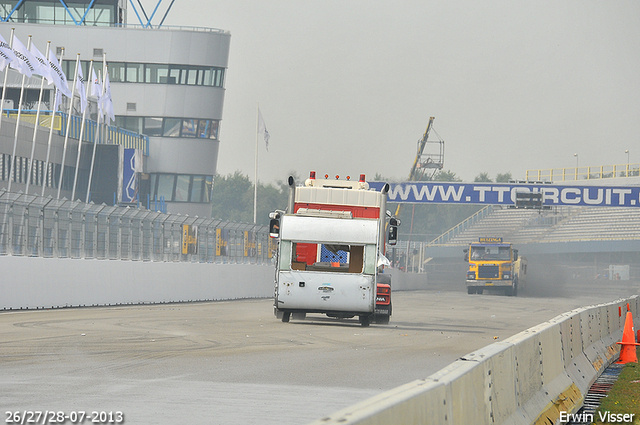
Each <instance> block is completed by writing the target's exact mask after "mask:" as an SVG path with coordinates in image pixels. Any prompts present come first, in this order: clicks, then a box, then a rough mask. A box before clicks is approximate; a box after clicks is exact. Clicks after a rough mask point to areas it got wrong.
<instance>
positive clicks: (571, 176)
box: [526, 164, 640, 181]
mask: <svg viewBox="0 0 640 425" xmlns="http://www.w3.org/2000/svg"><path fill="white" fill-rule="evenodd" d="M638 176H640V164H617V165H598V166H595V167H572V168H548V169H541V170H527V174H526V180H527V181H576V180H594V179H610V178H619V177H638Z"/></svg>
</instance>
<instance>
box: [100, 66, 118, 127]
mask: <svg viewBox="0 0 640 425" xmlns="http://www.w3.org/2000/svg"><path fill="white" fill-rule="evenodd" d="M100 100H101V102H102V111H103V112H104V115H105V122H106V123H107V124H111V121H115V120H116V116H115V113H114V112H113V101H112V100H111V83H110V82H109V70H108V69H107V68H105V69H104V96H102V98H101V99H100ZM106 117H109V118H110V120H111V121H107V120H106Z"/></svg>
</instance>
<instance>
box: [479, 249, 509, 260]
mask: <svg viewBox="0 0 640 425" xmlns="http://www.w3.org/2000/svg"><path fill="white" fill-rule="evenodd" d="M470 254H471V260H501V261H509V260H510V259H511V248H510V247H508V246H472V247H471V253H470Z"/></svg>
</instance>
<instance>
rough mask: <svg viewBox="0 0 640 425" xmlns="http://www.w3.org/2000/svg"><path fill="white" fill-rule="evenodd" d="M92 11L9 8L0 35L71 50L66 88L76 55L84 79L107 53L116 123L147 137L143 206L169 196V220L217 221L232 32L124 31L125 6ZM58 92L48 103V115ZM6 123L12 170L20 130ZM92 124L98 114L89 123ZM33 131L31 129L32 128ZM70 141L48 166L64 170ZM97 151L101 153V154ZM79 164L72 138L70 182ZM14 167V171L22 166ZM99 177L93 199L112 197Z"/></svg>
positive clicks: (22, 147)
mask: <svg viewBox="0 0 640 425" xmlns="http://www.w3.org/2000/svg"><path fill="white" fill-rule="evenodd" d="M65 4H66V6H65ZM89 4H90V2H89V1H86V2H77V3H76V2H66V3H63V2H61V1H59V0H48V1H43V0H37V1H36V0H23V1H21V2H20V1H17V0H14V1H10V2H4V3H3V5H2V9H1V10H0V13H1V14H2V19H3V20H4V21H5V23H3V24H1V25H0V34H2V36H3V37H4V38H5V39H6V40H7V41H8V40H9V36H10V32H11V28H15V34H16V36H17V37H18V38H19V39H20V40H21V41H23V43H25V44H26V40H27V38H28V36H29V35H31V36H32V41H33V43H34V44H35V45H36V47H38V49H39V50H41V51H42V52H43V53H44V49H45V47H46V43H47V41H51V49H55V51H56V52H57V53H60V51H61V50H62V48H64V60H63V63H62V69H63V71H64V72H65V74H66V75H67V79H68V80H71V79H72V76H73V73H74V67H75V59H76V56H77V54H80V59H81V63H82V66H83V70H84V75H85V76H87V73H88V70H89V61H90V60H92V59H93V60H94V64H93V67H94V68H95V69H97V70H98V73H99V74H100V73H101V71H102V57H103V53H105V54H106V60H107V64H108V68H109V77H110V81H111V93H112V99H113V105H114V111H115V115H116V123H115V125H117V126H119V127H121V128H124V129H127V130H131V131H133V132H137V133H141V134H145V135H148V136H149V143H148V156H145V157H144V161H143V173H142V174H141V175H140V185H139V194H140V196H139V199H140V202H141V203H142V204H143V205H145V204H146V202H147V197H149V198H150V199H152V200H153V199H154V198H156V199H161V198H163V199H164V201H165V202H166V205H167V211H168V212H172V213H182V214H189V215H198V216H201V217H203V216H205V217H208V216H210V214H211V205H210V195H211V188H212V184H213V176H214V175H215V173H216V163H217V159H218V147H219V143H220V139H219V137H220V122H221V119H222V107H223V101H224V92H225V89H224V81H225V73H226V69H227V62H228V56H229V41H230V34H229V33H228V32H225V31H222V30H217V29H208V28H185V27H180V28H179V29H173V28H168V27H161V28H159V29H158V28H151V27H149V28H143V27H142V26H141V25H138V26H131V25H125V24H124V22H126V15H127V2H126V1H125V0H96V1H95V2H93V3H91V4H92V7H91V8H90V9H87V6H88V5H89ZM16 6H17V8H16ZM83 17H84V20H83ZM9 72H10V78H9V83H8V84H7V86H8V90H7V93H6V96H5V97H6V98H7V99H8V100H13V101H14V107H17V103H18V95H19V87H20V81H21V80H20V78H18V76H19V74H18V73H17V72H16V71H13V70H11V71H9ZM70 86H71V85H70ZM39 87H40V78H35V77H32V78H30V79H29V81H28V88H29V90H28V92H27V95H26V96H25V101H23V107H25V106H26V107H29V105H33V100H34V98H35V99H36V100H37V96H38V91H39V90H38V89H39ZM46 87H49V88H52V87H53V86H46ZM52 93H53V91H51V92H50V93H47V94H46V96H45V101H46V104H47V105H48V106H49V107H50V106H51V103H52V102H51V101H50V99H51V100H52V99H53V94H52ZM27 102H31V103H30V104H27ZM9 103H10V102H9ZM7 104H8V103H5V108H6V105H7ZM3 116H4V120H5V121H4V123H3V125H2V128H1V129H0V153H1V154H2V155H3V160H2V161H1V162H2V163H3V164H4V162H7V163H8V160H9V159H8V157H9V156H10V155H11V152H12V145H13V134H14V133H13V131H14V129H15V124H14V125H12V124H11V118H9V119H7V115H6V113H5V114H4V115H3ZM95 117H96V114H95V107H94V109H93V116H92V118H93V119H95ZM13 122H14V123H15V119H14V120H13ZM29 125H30V124H25V127H28V126H29ZM28 128H30V129H31V131H30V132H29V131H26V132H25V131H23V130H21V132H22V133H24V134H21V136H20V140H19V143H18V144H19V146H18V150H17V152H16V158H18V159H20V158H29V156H30V154H29V153H30V150H31V133H32V131H33V126H32V125H31V127H28ZM46 130H48V129H45V130H42V131H39V134H38V139H37V143H36V148H35V158H36V160H37V161H40V162H43V161H44V159H45V156H46V149H47V146H46V145H47V136H48V131H46ZM40 133H42V134H40ZM45 133H46V134H45ZM63 139H64V138H63V137H61V136H57V137H55V138H54V143H53V146H52V152H54V154H52V155H51V159H50V162H52V163H55V162H56V161H58V163H57V164H58V165H57V167H58V170H59V169H60V166H59V164H60V161H61V160H62V156H61V152H62V143H63ZM87 146H88V148H87V149H86V150H85V147H82V152H83V161H82V163H83V164H84V167H85V170H84V173H86V172H87V170H86V167H87V165H86V164H88V163H89V162H87V161H88V159H87V158H84V152H91V145H90V144H89V143H87ZM97 153H98V155H100V154H101V151H100V150H98V151H97ZM76 156H77V140H74V141H72V142H70V145H69V147H68V151H67V155H66V157H65V168H66V169H68V170H65V173H66V172H68V171H69V172H70V173H71V174H73V169H74V168H75V163H76ZM111 156H112V157H113V155H111ZM107 157H108V155H104V156H103V159H104V161H110V160H108V159H107ZM118 158H119V159H118V161H122V155H120V156H119V157H118ZM25 162H26V159H25ZM0 165H2V164H0ZM69 167H70V168H69ZM6 168H7V167H6V166H5V167H4V169H6ZM15 168H16V173H17V172H18V171H19V169H20V166H19V165H17V166H16V167H15ZM111 168H113V167H111ZM54 169H55V168H54ZM58 172H59V171H58ZM34 173H35V171H34ZM5 174H6V173H4V172H1V173H0V177H1V178H2V181H1V182H0V185H1V187H7V181H8V176H7V175H5ZM32 174H33V173H32ZM45 174H46V173H45ZM65 177H66V174H65ZM98 177H99V178H98V181H97V183H96V181H94V184H92V200H96V199H99V201H104V200H105V199H107V200H108V199H111V196H110V195H109V194H108V193H106V192H105V190H104V189H103V190H102V194H101V195H100V196H98V195H97V194H98V192H99V190H98V189H96V188H97V187H98V186H99V184H100V178H102V179H104V178H107V177H105V174H104V173H101V174H100V175H99V176H98ZM41 180H42V181H43V182H44V181H46V179H41ZM67 180H68V179H67ZM52 181H54V182H53V184H52V187H50V188H49V187H47V188H46V193H47V194H51V195H53V196H54V197H55V193H56V192H57V182H55V179H52ZM39 182H40V180H38V179H36V180H32V182H31V188H33V189H30V190H29V192H30V193H40V190H41V187H42V186H41V185H40V186H38V183H39ZM12 183H13V186H12V188H11V191H12V192H15V191H18V190H23V191H24V190H25V187H26V184H25V183H26V178H22V179H21V178H19V176H18V178H16V177H15V175H14V180H13V182H12ZM45 184H47V183H45ZM121 184H122V183H121V182H120V185H121ZM85 186H86V183H85ZM112 186H113V185H111V186H109V187H112ZM109 190H110V189H109ZM118 190H120V189H118ZM63 195H64V196H66V197H67V198H69V197H70V195H71V192H70V187H69V183H68V182H67V183H66V184H63ZM76 198H78V196H76ZM99 201H98V202H99Z"/></svg>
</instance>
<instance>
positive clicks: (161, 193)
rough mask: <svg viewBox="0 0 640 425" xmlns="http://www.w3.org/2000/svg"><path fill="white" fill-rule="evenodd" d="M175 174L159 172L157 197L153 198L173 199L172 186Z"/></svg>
mask: <svg viewBox="0 0 640 425" xmlns="http://www.w3.org/2000/svg"><path fill="white" fill-rule="evenodd" d="M175 181H176V176H175V174H159V175H158V189H157V197H156V198H155V199H163V198H164V200H165V201H172V200H173V186H174V185H175Z"/></svg>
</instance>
